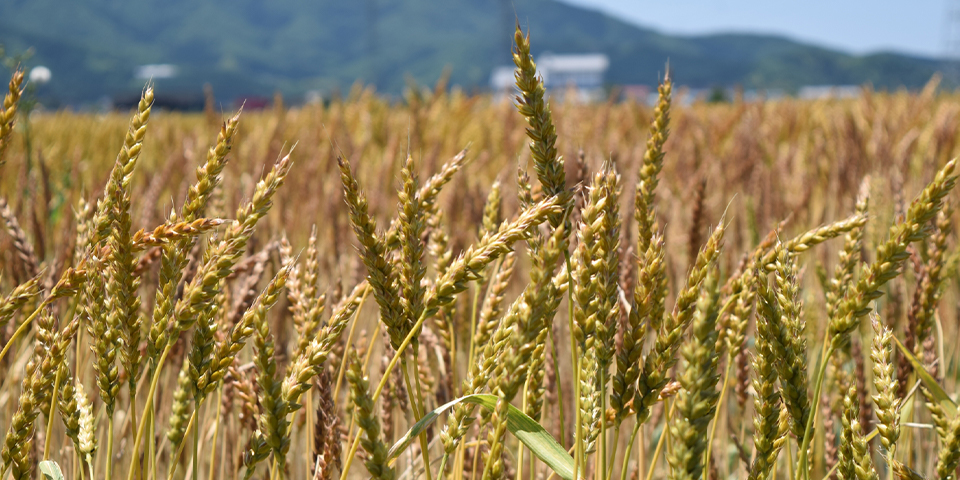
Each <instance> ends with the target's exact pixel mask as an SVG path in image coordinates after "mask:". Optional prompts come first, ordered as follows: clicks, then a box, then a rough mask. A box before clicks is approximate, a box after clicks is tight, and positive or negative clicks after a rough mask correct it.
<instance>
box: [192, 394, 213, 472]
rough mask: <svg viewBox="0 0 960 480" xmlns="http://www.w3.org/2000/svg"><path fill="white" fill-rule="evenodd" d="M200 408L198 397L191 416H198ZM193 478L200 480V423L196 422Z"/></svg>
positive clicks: (201, 399)
mask: <svg viewBox="0 0 960 480" xmlns="http://www.w3.org/2000/svg"><path fill="white" fill-rule="evenodd" d="M202 406H203V397H198V398H197V405H196V407H195V408H194V410H193V416H197V415H198V414H199V412H200V407H202ZM213 450H216V449H213ZM193 478H194V480H200V422H197V424H196V426H195V427H194V429H193Z"/></svg>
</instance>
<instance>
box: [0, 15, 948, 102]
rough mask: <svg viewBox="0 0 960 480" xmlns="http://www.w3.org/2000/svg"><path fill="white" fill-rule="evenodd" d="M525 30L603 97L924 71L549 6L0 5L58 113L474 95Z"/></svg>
mask: <svg viewBox="0 0 960 480" xmlns="http://www.w3.org/2000/svg"><path fill="white" fill-rule="evenodd" d="M516 21H519V22H520V24H521V25H522V26H523V27H524V29H525V30H527V29H529V31H530V35H531V41H532V45H533V53H534V55H538V54H539V53H542V52H545V51H552V52H554V53H587V52H603V53H606V54H607V55H608V56H609V57H610V69H609V71H608V72H607V77H606V78H607V81H608V82H609V83H611V84H647V85H650V84H654V83H655V82H656V81H657V79H658V77H659V76H660V75H661V74H662V72H663V71H664V66H665V64H666V62H667V61H668V60H669V62H670V68H671V70H672V71H673V73H674V78H675V79H676V81H677V82H678V83H679V84H683V85H688V86H690V87H694V88H707V87H712V86H733V85H740V86H743V87H744V88H768V89H773V88H776V89H784V90H788V91H789V90H793V89H796V88H798V87H800V86H803V85H816V84H834V85H839V84H861V83H866V82H869V83H872V84H873V85H874V86H875V87H877V88H897V87H901V86H905V87H908V88H915V87H918V86H920V85H922V84H923V83H925V82H926V81H927V80H928V79H929V78H930V77H931V75H933V73H934V72H935V71H936V69H937V67H938V62H937V61H936V60H934V59H929V58H919V57H912V56H906V55H899V54H892V53H879V54H874V55H865V56H854V55H848V54H845V53H843V52H839V51H835V50H830V49H826V48H821V47H814V46H809V45H805V44H802V43H799V42H795V41H792V40H789V39H786V38H782V37H776V36H769V35H742V34H728V35H707V36H672V35H666V34H663V33H660V32H657V31H654V30H650V29H646V28H642V27H638V26H636V25H633V24H629V23H626V22H623V21H620V20H617V19H615V18H612V17H609V16H607V15H604V14H602V13H600V12H597V11H593V10H587V9H583V8H579V7H575V6H572V5H567V4H564V3H560V2H558V1H556V0H358V1H353V2H345V1H342V0H337V1H333V0H313V1H306V0H270V1H266V0H139V1H133V2H131V1H125V0H71V1H68V2H64V1H62V0H6V1H4V2H0V44H3V45H5V46H6V49H7V52H8V53H13V52H20V51H24V50H26V49H27V48H29V47H32V48H33V49H34V56H33V58H32V59H31V60H30V63H31V64H32V65H41V64H42V65H45V66H47V67H49V68H50V69H51V70H52V72H53V80H52V81H51V83H50V84H49V85H46V86H44V87H42V88H43V89H44V91H45V92H47V94H48V95H55V96H57V98H59V99H60V100H62V101H64V102H71V103H75V102H89V101H95V100H96V99H98V98H101V97H102V96H104V95H117V94H130V93H135V92H139V90H140V89H141V88H142V86H143V83H144V80H142V79H137V78H135V77H134V74H133V72H134V69H135V68H136V67H137V66H138V65H144V64H174V65H176V66H177V68H178V76H177V77H176V78H173V79H162V80H158V81H157V84H158V87H159V89H158V90H159V91H161V92H163V91H166V92H170V93H183V94H190V95H196V94H198V93H199V92H200V89H201V86H202V85H203V84H204V83H207V82H209V83H210V84H211V85H213V88H214V91H215V92H216V94H217V96H218V97H220V98H235V97H237V96H241V95H261V96H264V95H266V96H268V95H270V94H272V93H273V92H274V91H276V90H280V91H282V92H284V93H286V94H288V95H293V96H297V95H302V94H303V93H304V92H306V91H309V90H320V91H322V92H329V91H332V90H334V89H339V90H341V91H344V90H346V89H348V88H349V87H350V85H351V84H353V83H354V82H356V81H357V80H359V81H362V82H364V83H368V84H374V85H376V87H377V89H378V91H381V92H387V93H398V92H400V91H401V90H402V88H403V86H404V85H405V84H406V82H407V77H412V78H413V79H414V80H416V81H417V82H420V83H427V84H429V83H432V82H435V81H436V80H437V78H439V77H440V75H441V72H442V71H443V69H444V68H445V67H447V66H449V67H450V68H451V72H452V74H451V82H452V83H455V84H460V85H463V86H465V87H466V88H467V89H471V88H474V87H480V88H484V87H485V86H486V85H487V82H488V79H489V75H490V72H491V70H492V68H493V67H494V66H496V65H504V64H509V63H510V62H511V56H510V42H511V40H512V33H513V28H514V24H515V22H516Z"/></svg>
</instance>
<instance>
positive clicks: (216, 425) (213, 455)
mask: <svg viewBox="0 0 960 480" xmlns="http://www.w3.org/2000/svg"><path fill="white" fill-rule="evenodd" d="M222 404H223V387H222V386H221V387H220V388H219V389H218V390H217V415H216V417H214V419H213V441H212V442H210V471H209V472H208V474H207V480H213V467H214V466H215V465H216V464H217V436H218V435H219V434H220V407H221V405H222ZM308 431H312V430H308ZM308 436H309V435H308ZM196 480H200V479H199V478H197V479H196Z"/></svg>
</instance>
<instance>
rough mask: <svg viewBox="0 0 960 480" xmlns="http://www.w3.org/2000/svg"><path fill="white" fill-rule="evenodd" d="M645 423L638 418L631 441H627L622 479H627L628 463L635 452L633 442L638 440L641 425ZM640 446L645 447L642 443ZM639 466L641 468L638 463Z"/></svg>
mask: <svg viewBox="0 0 960 480" xmlns="http://www.w3.org/2000/svg"><path fill="white" fill-rule="evenodd" d="M642 426H643V424H642V423H640V421H639V419H637V422H636V425H634V426H633V433H631V434H630V441H628V442H627V449H626V450H624V451H623V466H622V467H621V468H620V480H627V464H628V463H630V454H631V453H632V452H633V442H634V441H636V440H637V433H638V432H640V427H642ZM640 448H643V445H640ZM637 468H640V466H639V465H637Z"/></svg>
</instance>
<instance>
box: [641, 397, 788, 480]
mask: <svg viewBox="0 0 960 480" xmlns="http://www.w3.org/2000/svg"><path fill="white" fill-rule="evenodd" d="M676 408H677V402H670V411H669V413H667V416H666V417H665V418H664V419H663V431H662V432H661V433H660V440H658V441H657V449H656V450H654V451H653V458H651V459H650V470H648V471H647V480H653V471H654V470H656V469H657V459H658V458H660V452H662V451H663V445H664V444H665V443H666V440H667V437H668V436H669V435H670V428H669V426H668V425H669V424H670V419H671V418H673V412H674V410H676ZM773 478H775V477H773Z"/></svg>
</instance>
